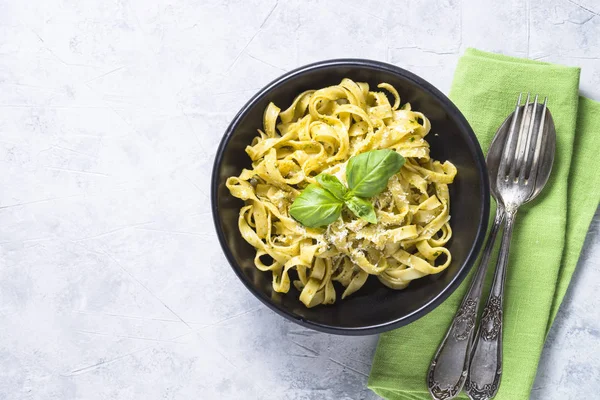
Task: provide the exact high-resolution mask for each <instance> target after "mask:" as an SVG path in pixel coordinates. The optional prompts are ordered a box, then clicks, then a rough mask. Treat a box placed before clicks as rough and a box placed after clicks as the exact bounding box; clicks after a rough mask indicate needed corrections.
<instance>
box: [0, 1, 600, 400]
mask: <svg viewBox="0 0 600 400" xmlns="http://www.w3.org/2000/svg"><path fill="white" fill-rule="evenodd" d="M392 3H394V4H392ZM469 46H475V47H478V48H481V49H484V50H492V51H500V52H504V53H506V54H511V55H516V56H529V57H532V58H535V59H540V60H547V61H552V62H559V63H565V64H570V65H580V66H581V67H582V68H583V69H582V76H581V88H582V91H583V93H585V94H587V95H589V96H591V97H593V98H595V99H597V100H598V99H600V61H599V60H598V57H600V4H599V3H598V2H597V1H596V0H527V1H517V0H505V1H493V0H485V1H480V0H462V1H460V0H437V1H434V0H427V1H408V0H406V1H398V2H376V1H368V0H364V1H361V0H352V1H341V0H339V1H338V0H336V1H324V0H323V1H300V0H293V1H283V0H279V1H276V0H271V1H258V0H252V1H241V0H239V1H225V0H214V1H205V0H202V1H191V0H156V1H143V0H115V1H100V0H84V1H80V0H77V1H76V0H62V1H59V0H31V1H17V0H0V399H11V400H12V399H50V400H54V399H90V400H91V399H103V400H104V399H111V400H114V399H191V398H193V399H198V398H200V399H224V400H225V399H242V398H243V399H279V398H284V397H285V398H287V399H297V400H300V399H372V398H376V396H375V395H374V394H372V393H371V392H370V391H369V390H368V389H366V387H365V384H366V380H367V374H368V372H369V368H370V364H371V358H372V355H373V352H374V349H375V344H376V341H377V338H376V337H374V336H372V337H358V338H347V337H337V336H330V335H326V334H320V333H315V332H312V331H308V330H305V329H301V328H299V327H298V326H295V325H293V324H291V323H289V322H286V321H285V320H283V319H282V318H280V317H278V316H277V315H275V314H274V313H273V312H271V311H269V310H268V309H266V308H265V307H263V306H262V305H261V304H259V303H258V301H257V300H255V299H254V298H253V297H252V296H251V295H250V293H249V292H247V291H246V289H244V287H243V286H242V284H241V283H240V282H239V281H238V280H237V278H236V277H235V275H234V274H233V273H232V272H231V270H230V268H229V266H228V265H227V263H226V261H225V258H224V257H223V255H222V253H221V251H220V248H219V246H218V243H217V240H216V238H215V235H214V232H213V226H212V220H211V217H210V215H209V208H210V204H209V199H208V196H207V194H208V191H209V172H210V170H211V165H212V159H213V155H214V153H215V150H216V146H217V143H218V142H219V139H220V137H221V135H222V132H223V130H224V128H225V127H226V126H227V124H228V122H229V121H230V119H231V118H232V117H233V115H234V114H235V113H236V112H237V110H238V109H239V107H240V106H241V105H242V104H243V103H244V102H245V101H246V100H247V99H248V98H249V97H250V96H251V95H252V94H253V93H254V92H255V91H256V90H257V89H259V88H260V87H262V86H263V85H264V84H266V83H267V82H269V81H270V80H272V79H273V78H275V77H277V76H278V75H280V74H282V73H283V72H284V71H287V70H289V69H292V68H294V67H296V66H300V65H303V64H306V63H309V62H312V61H316V60H321V59H326V58H334V57H364V58H372V59H377V60H384V61H388V62H391V63H394V64H397V65H400V66H402V67H404V68H407V69H410V70H412V71H414V72H415V73H417V74H420V75H421V76H423V77H424V78H425V79H428V80H430V81H431V82H432V83H434V84H435V85H437V86H438V87H439V88H440V89H441V90H443V91H446V92H447V90H448V89H449V87H450V82H451V79H452V75H453V71H454V68H455V65H456V61H457V59H458V57H459V54H461V53H462V51H463V50H464V49H465V48H466V47H469ZM599 230H600V216H599V215H597V216H596V219H595V222H594V223H593V225H592V228H591V230H590V232H589V234H588V238H587V242H586V246H585V251H584V253H583V254H584V255H583V257H582V259H581V262H580V264H579V267H578V270H577V273H576V275H575V278H574V280H573V284H572V286H571V288H570V291H569V295H568V296H567V300H566V302H565V304H564V306H563V307H562V310H561V312H560V316H559V317H558V320H557V323H556V324H555V326H554V327H553V329H552V332H551V334H550V337H549V340H548V342H547V345H546V348H545V352H544V356H543V358H542V361H541V365H540V369H539V372H538V379H537V381H536V383H535V386H534V389H533V394H532V398H534V399H561V400H563V399H583V398H590V399H592V398H598V397H599V396H600V395H599V394H598V393H600V379H599V376H600V333H599V332H600V319H599V318H598V310H599V309H600V296H598V292H599V288H600V286H599V285H600V283H599V282H600V265H599V262H598V257H599V256H600V234H599Z"/></svg>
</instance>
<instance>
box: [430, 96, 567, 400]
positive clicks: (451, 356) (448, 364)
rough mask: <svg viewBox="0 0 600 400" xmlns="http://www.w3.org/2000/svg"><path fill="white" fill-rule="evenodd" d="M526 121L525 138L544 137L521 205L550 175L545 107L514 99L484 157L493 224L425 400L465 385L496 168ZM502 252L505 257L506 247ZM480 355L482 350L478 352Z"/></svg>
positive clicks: (551, 139)
mask: <svg viewBox="0 0 600 400" xmlns="http://www.w3.org/2000/svg"><path fill="white" fill-rule="evenodd" d="M539 108H543V110H542V112H541V113H539V114H538V115H543V116H544V117H543V120H542V119H539V118H538V120H536V119H535V118H532V113H531V111H533V110H536V111H537V110H538V109H539ZM530 109H531V110H530ZM523 114H525V115H524V116H523ZM534 115H535V114H534ZM528 118H529V119H528ZM526 120H528V121H529V122H533V125H532V124H531V123H529V124H527V127H528V128H529V129H528V130H527V133H529V131H531V132H537V133H538V135H536V138H537V137H544V138H545V140H544V141H543V142H542V143H540V145H541V147H542V148H543V149H542V150H543V151H541V152H540V154H542V155H543V159H542V160H540V159H539V158H538V164H537V170H536V175H537V176H536V180H535V183H534V184H533V186H534V189H533V191H532V192H531V193H530V194H529V196H528V197H527V198H526V199H525V202H527V201H530V200H532V199H533V198H534V197H535V196H537V195H538V194H539V192H540V191H541V190H542V188H543V187H544V185H545V184H546V182H547V181H548V178H549V176H550V172H551V170H552V163H553V159H554V149H555V145H556V131H555V128H554V122H553V120H552V116H551V115H550V110H548V109H547V107H546V104H545V103H544V105H543V106H542V105H541V104H537V96H536V99H535V102H534V104H533V105H530V104H529V94H528V95H527V102H526V105H525V106H521V95H519V99H518V101H517V105H516V107H515V111H514V112H513V113H512V114H510V115H509V116H508V117H507V118H506V120H505V121H504V122H503V123H502V125H501V126H500V128H498V131H497V132H496V135H495V137H494V139H493V140H492V143H491V145H490V148H489V151H488V154H487V157H486V163H487V167H488V175H489V177H490V186H491V192H492V196H493V197H494V199H495V200H496V202H497V207H496V215H495V217H494V222H493V225H492V227H491V229H490V233H489V235H488V238H487V240H486V243H485V246H484V250H483V253H482V255H481V258H480V260H479V264H478V265H477V267H476V271H475V275H474V277H473V280H472V282H471V285H470V287H469V289H468V291H467V293H466V294H465V296H464V297H463V300H462V303H461V305H460V307H459V309H458V311H457V312H456V315H455V317H454V319H453V321H452V324H451V325H450V327H449V329H448V331H447V332H446V335H445V337H444V339H443V340H442V343H441V344H440V346H439V348H438V350H437V352H436V354H435V356H434V357H433V359H432V361H431V365H430V367H429V373H428V375H427V383H428V388H429V392H430V393H431V396H432V397H433V398H434V399H437V400H447V399H451V398H454V397H456V396H457V395H458V394H459V393H460V391H461V389H462V387H463V385H464V384H465V381H466V380H467V375H468V370H469V363H470V361H471V350H472V346H473V336H474V331H475V323H476V319H477V310H478V308H479V303H480V299H481V293H482V290H483V284H484V281H485V276H486V273H487V270H488V263H489V261H490V256H491V253H492V249H493V247H494V243H495V241H496V236H497V234H498V231H499V229H500V227H501V225H502V223H503V221H504V219H505V215H506V212H505V207H504V203H503V201H502V200H501V199H502V196H501V194H500V192H499V185H498V172H499V169H500V166H501V164H502V158H503V155H504V153H506V152H508V151H510V150H511V149H512V151H513V152H515V151H516V148H515V147H507V146H506V145H505V144H506V142H507V139H508V137H509V136H510V134H512V136H513V137H514V136H515V133H516V130H517V125H519V126H520V127H519V132H518V133H524V132H521V131H523V130H524V129H523V128H524V127H525V123H526V122H527V121H526ZM531 125H532V126H531ZM540 127H542V128H543V129H542V130H541V131H540V129H539V128H540ZM540 132H542V133H543V135H542V136H540V135H539V133H540ZM523 136H524V135H523ZM534 147H535V146H534ZM534 155H535V154H534ZM513 160H514V157H513ZM540 161H541V162H540ZM527 165H530V166H531V164H526V166H527ZM530 183H533V182H530ZM513 217H514V216H513ZM504 236H506V234H505V235H504ZM509 241H510V233H509V237H508V241H506V243H509ZM506 251H507V252H508V247H507V250H506ZM506 259H507V258H506ZM505 268H506V265H504V267H503V268H499V269H502V270H505ZM496 274H498V271H496ZM503 276H504V271H501V277H502V279H501V280H502V284H501V285H500V284H499V286H503V279H504V278H503ZM495 280H496V279H495ZM497 289H502V290H501V291H502V292H503V288H501V287H498V288H497ZM500 339H501V335H500ZM501 345H502V344H501V340H500V342H499V343H498V347H499V349H500V350H499V353H500V358H498V360H499V361H500V363H499V364H498V363H496V364H495V366H496V367H499V369H498V368H493V369H494V371H496V370H499V371H501V353H502V351H501ZM480 350H482V348H481V349H480ZM497 353H498V352H497ZM478 354H482V352H481V351H480V352H478ZM478 361H480V360H479V358H477V360H476V364H477V365H479V363H478ZM477 374H478V372H474V371H473V373H472V374H471V375H470V378H475V376H476V375H477ZM498 376H499V374H498ZM485 378H486V377H482V379H484V380H485ZM470 382H471V384H470V387H471V388H472V391H473V393H475V391H477V388H478V386H477V384H476V380H470ZM493 382H494V381H493V379H492V383H493ZM498 382H499V381H498ZM484 386H485V384H484ZM496 391H497V388H496ZM494 394H495V392H494ZM472 398H473V397H472Z"/></svg>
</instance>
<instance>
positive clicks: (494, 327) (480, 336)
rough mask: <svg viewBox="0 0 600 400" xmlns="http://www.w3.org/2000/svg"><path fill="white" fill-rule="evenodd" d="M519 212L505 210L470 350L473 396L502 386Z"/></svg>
mask: <svg viewBox="0 0 600 400" xmlns="http://www.w3.org/2000/svg"><path fill="white" fill-rule="evenodd" d="M516 213H517V210H516V209H512V210H507V212H506V227H505V228H504V233H503V234H502V242H501V243H500V254H499V255H498V264H497V267H496V272H495V273H494V281H493V283H492V288H491V290H490V295H489V297H488V299H487V302H486V304H485V308H484V309H483V314H482V316H481V321H480V325H479V329H478V331H477V335H476V338H475V344H474V347H473V352H472V353H471V360H470V366H469V373H468V375H467V380H466V383H465V391H466V392H467V395H468V396H469V397H470V398H471V399H473V400H487V399H491V398H493V397H494V396H495V395H496V393H497V392H498V388H499V386H500V377H501V376H502V310H503V307H502V305H503V298H504V280H505V277H506V267H507V266H508V252H509V249H510V239H511V237H512V232H513V226H514V221H515V216H516Z"/></svg>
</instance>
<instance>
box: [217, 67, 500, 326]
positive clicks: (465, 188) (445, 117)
mask: <svg viewBox="0 0 600 400" xmlns="http://www.w3.org/2000/svg"><path fill="white" fill-rule="evenodd" d="M342 78H350V79H353V80H354V81H357V82H367V83H369V85H370V86H371V87H376V85H377V84H378V83H380V82H387V83H390V84H391V85H393V86H394V87H395V88H396V89H397V90H398V92H399V93H400V97H401V99H402V102H403V103H404V102H407V101H408V102H410V103H411V105H412V106H413V109H415V110H418V111H420V112H422V113H424V114H425V115H426V116H427V117H428V118H429V119H430V120H431V125H432V132H431V133H430V134H429V135H428V136H427V140H428V142H429V144H430V145H431V156H432V157H433V158H435V159H437V160H441V161H444V160H450V161H451V162H452V163H454V164H455V165H456V167H457V168H458V175H457V177H456V179H455V181H454V183H453V184H452V185H450V200H451V210H450V213H451V214H450V215H451V216H452V219H451V226H452V230H453V237H452V239H451V241H450V242H449V244H448V246H449V250H450V251H451V252H452V263H451V264H450V265H449V266H448V268H447V269H446V270H445V271H443V272H441V273H440V274H437V275H431V276H428V277H424V278H422V279H418V280H416V281H413V282H411V284H410V285H409V286H408V287H407V288H406V289H404V290H392V289H388V288H387V287H385V286H383V284H381V283H380V282H379V281H378V280H377V278H375V277H369V280H368V281H367V283H366V284H365V286H364V287H363V288H361V289H360V290H359V291H358V292H356V293H355V294H353V295H352V296H350V297H349V298H347V299H345V300H341V299H340V295H341V292H340V291H339V290H338V299H337V301H336V303H335V304H334V305H329V306H323V305H321V306H317V307H314V308H310V309H308V308H306V307H305V306H304V305H303V304H302V303H301V302H300V300H299V299H298V295H299V293H298V292H297V291H296V289H295V288H294V287H293V286H292V288H291V289H290V292H289V293H287V294H281V293H276V292H275V291H273V288H272V286H271V280H272V276H271V274H270V273H265V272H261V271H259V270H258V269H256V267H255V266H254V263H253V259H254V255H255V251H254V248H253V247H252V246H250V245H249V244H248V243H246V241H244V239H243V238H242V236H241V235H240V232H239V230H238V214H239V210H240V207H241V206H242V205H243V202H242V201H241V200H239V199H236V198H234V197H233V196H231V195H230V194H229V191H228V190H227V188H226V187H225V180H226V179H227V178H228V177H230V176H233V175H238V174H239V173H240V172H241V170H242V168H247V167H249V166H250V158H249V157H248V156H247V155H246V153H245V151H244V149H245V147H246V146H247V145H248V144H250V142H251V141H252V138H253V137H254V136H256V134H257V129H259V128H262V117H263V111H264V110H265V108H266V107H267V105H268V104H269V102H271V101H272V102H274V103H275V104H276V105H278V106H279V107H280V108H281V109H285V108H287V107H288V106H289V105H290V104H291V102H292V100H293V99H294V97H296V96H297V95H298V94H299V93H301V92H303V91H305V90H308V89H319V88H322V87H325V86H329V85H335V84H338V83H339V82H340V81H341V80H342ZM434 133H439V135H434ZM489 197H490V192H489V183H488V178H487V172H486V166H485V159H484V156H483V153H482V152H481V148H480V146H479V143H478V142H477V139H476V137H475V134H474V133H473V130H472V129H471V127H470V126H469V124H468V123H467V121H466V120H465V118H464V117H463V115H462V114H461V113H460V111H459V110H458V109H457V108H456V106H455V105H454V104H453V103H452V102H451V101H450V100H449V99H448V98H447V97H446V96H445V95H444V94H442V93H441V92H440V91H439V90H437V89H436V88H435V87H433V86H432V85H431V84H430V83H428V82H426V81H425V80H423V79H421V78H419V77H418V76H416V75H414V74H412V73H410V72H408V71H405V70H403V69H401V68H398V67H396V66H393V65H390V64H385V63H382V62H377V61H370V60H354V59H342V60H329V61H322V62H318V63H315V64H310V65H307V66H304V67H301V68H298V69H296V70H294V71H291V72H288V73H287V74H285V75H283V76H282V77H280V78H278V79H276V80H275V81H273V82H271V83H270V84H269V85H267V86H266V87H265V88H264V89H262V90H261V91H260V92H258V94H256V95H255V96H254V97H253V98H252V99H250V101H249V102H248V103H247V104H246V105H245V106H244V107H243V108H242V109H241V110H240V112H239V113H238V114H237V115H236V116H235V118H234V119H233V121H232V122H231V125H229V128H227V131H226V132H225V136H224V137H223V140H222V141H221V144H220V145H219V149H218V150H217V155H216V158H215V164H214V169H213V174H212V186H211V199H212V211H213V218H214V221H215V226H216V230H217V234H218V236H219V241H220V242H221V246H222V247H223V251H224V252H225V256H226V257H227V260H228V261H229V263H230V264H231V267H232V268H233V270H234V271H235V273H236V274H237V275H238V277H239V278H240V279H241V280H242V282H243V283H244V285H246V287H247V288H248V290H250V291H251V292H252V294H254V295H255V296H256V297H257V298H258V299H259V300H260V301H262V302H263V303H264V304H266V305H267V306H268V307H269V308H271V309H272V310H274V311H275V312H277V313H278V314H280V315H282V316H284V317H286V318H288V319H290V320H292V321H294V322H297V323H299V324H300V325H303V326H306V327H308V328H312V329H316V330H319V331H323V332H328V333H335V334H344V335H365V334H375V333H381V332H384V331H387V330H391V329H394V328H398V327H400V326H403V325H406V324H408V323H410V322H412V321H414V320H416V319H417V318H420V317H422V316H424V315H425V314H427V313H428V312H429V311H431V310H433V309H434V308H435V307H437V306H438V305H439V304H440V303H442V302H443V301H444V300H445V299H446V298H447V297H448V296H450V294H451V293H452V292H453V291H454V290H455V289H456V288H457V287H458V285H459V284H460V283H461V282H462V280H463V279H464V278H465V276H466V275H467V274H468V272H469V270H470V268H471V267H472V266H473V264H474V262H475V259H476V258H477V254H478V252H479V250H480V247H481V244H482V241H483V239H484V236H485V232H486V228H487V223H488V216H489V207H490V204H489Z"/></svg>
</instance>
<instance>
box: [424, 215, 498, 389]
mask: <svg viewBox="0 0 600 400" xmlns="http://www.w3.org/2000/svg"><path fill="white" fill-rule="evenodd" d="M503 220H504V208H503V207H502V205H501V204H498V207H497V208H496V216H495V217H494V224H493V225H492V228H491V230H490V234H489V236H488V238H487V241H486V243H485V248H484V250H483V253H482V255H481V258H480V260H479V265H478V266H477V268H476V272H475V276H474V277H473V281H472V282H471V286H470V287H469V290H468V291H467V293H466V294H465V296H464V297H463V300H462V303H461V305H460V307H459V309H458V311H457V312H456V315H455V316H454V319H453V320H452V324H451V325H450V328H448V332H446V336H445V337H444V340H443V341H442V343H441V344H440V347H439V348H438V350H437V352H436V354H435V356H434V357H433V360H431V365H430V366H429V373H428V374H427V386H428V387H429V393H431V396H432V397H433V398H434V399H436V400H448V399H451V398H453V397H455V396H457V395H458V394H459V393H460V391H461V389H462V387H463V384H464V383H465V378H466V376H467V369H468V367H469V354H470V350H471V345H472V343H473V332H474V330H475V321H476V319H477V309H478V307H479V302H480V299H481V290H482V288H483V283H484V281H485V276H486V272H487V269H488V263H489V259H490V255H491V253H492V249H493V247H494V243H495V242H496V235H497V234H498V230H499V228H500V226H501V225H502V222H503Z"/></svg>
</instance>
